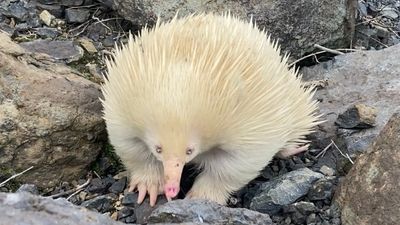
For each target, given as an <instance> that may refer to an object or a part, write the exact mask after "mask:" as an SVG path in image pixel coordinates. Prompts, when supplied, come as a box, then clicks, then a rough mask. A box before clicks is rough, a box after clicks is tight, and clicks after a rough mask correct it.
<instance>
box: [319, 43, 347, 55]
mask: <svg viewBox="0 0 400 225" xmlns="http://www.w3.org/2000/svg"><path fill="white" fill-rule="evenodd" d="M314 47H316V48H319V49H321V50H323V51H326V52H329V53H332V54H336V55H344V53H343V52H339V51H337V50H334V49H330V48H327V47H324V46H321V45H319V44H314Z"/></svg>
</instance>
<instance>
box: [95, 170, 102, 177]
mask: <svg viewBox="0 0 400 225" xmlns="http://www.w3.org/2000/svg"><path fill="white" fill-rule="evenodd" d="M93 173H94V175H96V177H97V178H99V179H101V176H100V175H99V174H98V173H97V172H96V171H94V170H93Z"/></svg>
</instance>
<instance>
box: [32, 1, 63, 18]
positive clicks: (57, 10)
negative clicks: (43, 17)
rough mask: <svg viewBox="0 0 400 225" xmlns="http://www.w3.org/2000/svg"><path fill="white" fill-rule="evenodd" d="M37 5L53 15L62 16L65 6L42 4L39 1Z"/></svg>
mask: <svg viewBox="0 0 400 225" xmlns="http://www.w3.org/2000/svg"><path fill="white" fill-rule="evenodd" d="M36 7H37V8H38V9H40V10H47V11H48V12H49V13H50V14H51V15H53V16H55V17H57V18H62V15H63V13H64V8H63V7H62V6H61V5H59V4H40V3H37V4H36Z"/></svg>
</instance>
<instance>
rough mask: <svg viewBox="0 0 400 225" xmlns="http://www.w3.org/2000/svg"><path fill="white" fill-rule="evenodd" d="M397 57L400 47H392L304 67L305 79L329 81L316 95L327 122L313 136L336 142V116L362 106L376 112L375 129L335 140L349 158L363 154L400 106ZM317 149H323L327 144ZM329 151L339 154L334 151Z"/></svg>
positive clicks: (399, 54) (399, 55)
mask: <svg viewBox="0 0 400 225" xmlns="http://www.w3.org/2000/svg"><path fill="white" fill-rule="evenodd" d="M399 58H400V45H395V46H392V47H389V48H386V49H383V50H379V51H362V52H355V53H350V54H345V55H340V56H337V57H335V59H334V60H332V61H329V62H325V63H321V64H319V65H317V66H314V67H311V68H304V69H303V70H302V71H301V72H302V73H303V78H304V79H305V80H326V81H327V82H328V85H327V86H326V87H325V88H322V89H319V90H318V91H317V92H316V96H315V98H316V99H320V100H321V102H320V103H319V108H320V111H321V113H323V114H324V119H325V120H327V122H325V123H323V124H321V125H320V127H321V129H320V130H323V131H324V132H318V133H316V134H315V135H316V137H318V139H319V140H324V139H325V140H329V142H330V139H337V138H336V137H337V127H336V126H335V125H334V123H335V121H336V118H337V116H338V115H339V113H341V112H344V111H345V110H346V109H348V108H350V107H351V106H353V105H354V104H358V103H362V104H365V105H368V106H371V107H374V108H376V109H377V111H378V112H379V113H378V114H377V117H376V123H375V127H374V128H370V129H363V130H360V131H358V132H356V133H352V134H344V135H342V136H340V137H339V138H338V143H339V142H340V143H342V147H343V148H342V151H344V153H349V155H352V154H354V153H357V152H362V151H365V150H366V149H367V148H368V146H369V145H370V144H371V142H372V141H373V140H374V138H375V137H376V136H377V135H378V133H379V132H380V131H381V130H382V128H383V126H384V125H385V124H386V122H387V121H388V120H389V118H390V116H391V115H392V114H393V113H394V112H395V111H396V108H399V107H400V95H399V90H400V76H399V74H400V60H399ZM320 147H321V148H324V147H326V145H324V146H320ZM332 149H334V150H332V151H335V152H336V153H337V154H338V151H337V150H335V148H332ZM338 155H340V154H338ZM338 157H340V158H342V156H338ZM330 166H331V165H330ZM332 168H334V167H332Z"/></svg>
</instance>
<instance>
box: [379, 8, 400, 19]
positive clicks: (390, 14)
mask: <svg viewBox="0 0 400 225" xmlns="http://www.w3.org/2000/svg"><path fill="white" fill-rule="evenodd" d="M381 15H382V16H383V17H386V18H389V19H392V20H395V19H397V18H398V17H399V14H398V11H397V10H396V9H394V8H390V7H385V8H383V9H382V12H381Z"/></svg>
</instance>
